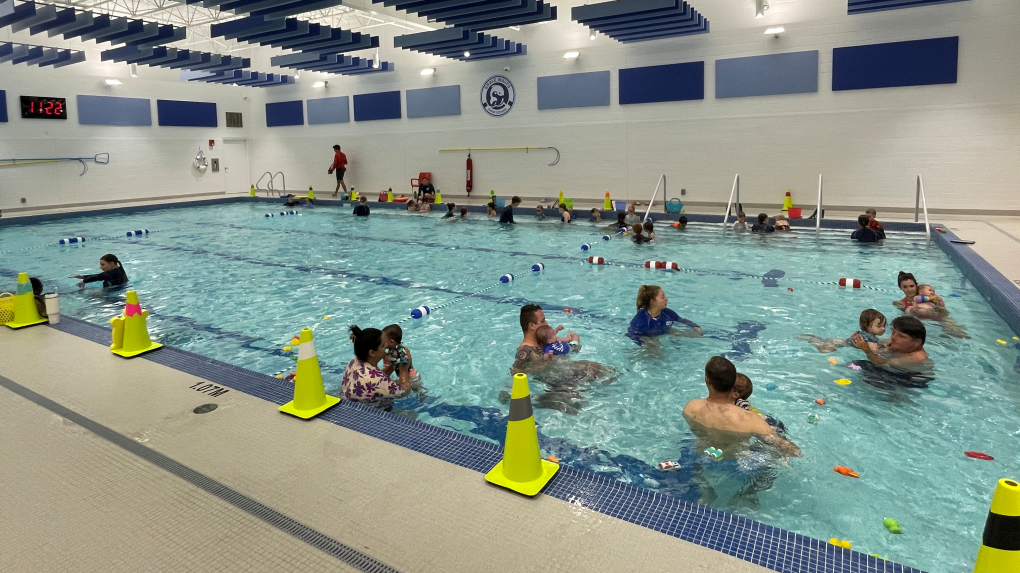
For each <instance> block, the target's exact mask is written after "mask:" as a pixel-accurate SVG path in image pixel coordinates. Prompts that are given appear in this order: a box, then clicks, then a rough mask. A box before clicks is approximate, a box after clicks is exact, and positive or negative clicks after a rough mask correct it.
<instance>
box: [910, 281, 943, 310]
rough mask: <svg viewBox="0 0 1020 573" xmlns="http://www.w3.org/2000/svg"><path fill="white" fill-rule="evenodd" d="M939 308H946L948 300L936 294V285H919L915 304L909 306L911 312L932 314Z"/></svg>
mask: <svg viewBox="0 0 1020 573" xmlns="http://www.w3.org/2000/svg"><path fill="white" fill-rule="evenodd" d="M939 310H946V302H945V301H944V300H942V297H940V296H938V295H937V294H935V287H933V286H931V285H917V296H915V297H914V304H912V305H910V306H909V307H907V312H909V313H911V314H930V313H933V312H936V311H939Z"/></svg>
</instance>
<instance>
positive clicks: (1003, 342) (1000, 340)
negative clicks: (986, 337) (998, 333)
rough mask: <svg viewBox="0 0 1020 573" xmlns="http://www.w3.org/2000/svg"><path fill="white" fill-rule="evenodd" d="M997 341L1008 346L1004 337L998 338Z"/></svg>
mask: <svg viewBox="0 0 1020 573" xmlns="http://www.w3.org/2000/svg"><path fill="white" fill-rule="evenodd" d="M996 342H998V343H999V344H1001V345H1003V346H1006V341H1005V340H1003V339H1001V338H1000V339H998V340H996Z"/></svg>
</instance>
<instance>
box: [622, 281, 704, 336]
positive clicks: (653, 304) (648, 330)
mask: <svg viewBox="0 0 1020 573" xmlns="http://www.w3.org/2000/svg"><path fill="white" fill-rule="evenodd" d="M667 304H669V299H667V298H666V292H665V291H664V290H662V288H661V287H659V286H656V285H641V288H639V289H638V295H637V308H638V313H637V315H635V316H634V318H633V319H632V320H631V321H630V328H628V329H627V338H630V339H631V340H633V341H634V342H637V343H638V344H644V341H643V340H642V338H644V337H650V336H660V335H663V334H668V333H669V332H670V331H671V330H672V328H673V325H675V324H676V325H679V324H683V325H685V326H687V327H689V328H690V330H687V331H680V332H678V333H677V334H679V335H681V336H688V337H697V336H701V334H702V333H703V332H705V330H704V329H703V328H701V327H700V326H698V325H697V324H695V323H694V322H692V321H690V320H687V319H686V318H683V317H681V316H680V315H679V314H677V313H676V312H674V311H672V310H670V309H668V308H666V305H667Z"/></svg>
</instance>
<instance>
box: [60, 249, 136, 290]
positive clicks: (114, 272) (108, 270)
mask: <svg viewBox="0 0 1020 573" xmlns="http://www.w3.org/2000/svg"><path fill="white" fill-rule="evenodd" d="M99 268H101V269H103V272H101V273H99V274H95V275H72V276H71V278H72V279H81V282H80V283H78V286H79V287H83V286H85V283H94V282H98V281H103V288H108V287H115V286H120V285H122V284H125V283H127V282H128V277H127V273H125V272H124V267H122V266H121V264H120V261H119V260H117V257H116V255H110V254H106V255H103V256H102V257H100V258H99Z"/></svg>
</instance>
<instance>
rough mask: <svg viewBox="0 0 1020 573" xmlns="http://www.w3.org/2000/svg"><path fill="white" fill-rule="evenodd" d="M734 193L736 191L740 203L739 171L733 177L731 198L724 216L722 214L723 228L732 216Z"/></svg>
mask: <svg viewBox="0 0 1020 573" xmlns="http://www.w3.org/2000/svg"><path fill="white" fill-rule="evenodd" d="M734 193H736V195H737V204H740V174H739V173H737V174H736V176H734V177H733V188H732V189H730V200H729V201H727V202H726V212H725V213H723V216H722V226H723V228H725V227H726V223H727V221H729V218H730V206H732V205H733V194H734Z"/></svg>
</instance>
